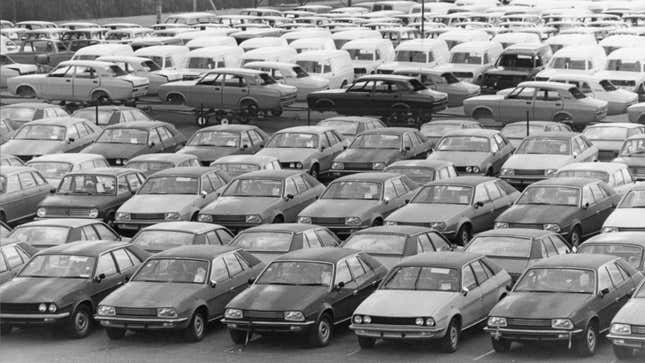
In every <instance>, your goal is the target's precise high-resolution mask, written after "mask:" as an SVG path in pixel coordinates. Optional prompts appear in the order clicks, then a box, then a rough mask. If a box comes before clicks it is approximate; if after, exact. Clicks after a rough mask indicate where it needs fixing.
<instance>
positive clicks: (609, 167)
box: [558, 161, 627, 172]
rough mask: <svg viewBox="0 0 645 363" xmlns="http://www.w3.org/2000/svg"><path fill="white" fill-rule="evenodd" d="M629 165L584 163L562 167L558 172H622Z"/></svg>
mask: <svg viewBox="0 0 645 363" xmlns="http://www.w3.org/2000/svg"><path fill="white" fill-rule="evenodd" d="M626 168H627V165H626V164H623V163H612V162H603V161H595V162H591V161H588V162H583V163H572V164H567V165H565V166H563V167H561V168H560V169H559V170H558V171H563V170H597V171H606V172H613V171H616V170H622V169H626Z"/></svg>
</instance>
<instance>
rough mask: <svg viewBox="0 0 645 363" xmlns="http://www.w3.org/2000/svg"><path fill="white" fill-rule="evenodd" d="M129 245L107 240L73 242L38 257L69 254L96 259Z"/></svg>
mask: <svg viewBox="0 0 645 363" xmlns="http://www.w3.org/2000/svg"><path fill="white" fill-rule="evenodd" d="M128 245H129V243H127V242H118V241H106V240H98V241H77V242H71V243H64V244H61V245H58V246H54V247H49V248H47V249H44V250H42V251H40V252H39V253H38V255H47V254H66V255H67V254H69V255H80V256H91V257H95V256H98V255H100V254H101V253H103V252H105V251H109V250H112V249H114V248H119V247H126V246H128Z"/></svg>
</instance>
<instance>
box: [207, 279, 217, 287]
mask: <svg viewBox="0 0 645 363" xmlns="http://www.w3.org/2000/svg"><path fill="white" fill-rule="evenodd" d="M208 286H210V287H212V288H215V286H217V281H215V280H209V281H208Z"/></svg>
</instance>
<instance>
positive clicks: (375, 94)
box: [307, 74, 448, 124]
mask: <svg viewBox="0 0 645 363" xmlns="http://www.w3.org/2000/svg"><path fill="white" fill-rule="evenodd" d="M307 104H308V106H309V109H310V110H312V111H320V112H325V111H335V112H337V113H339V114H342V115H350V116H364V115H376V116H383V117H387V118H388V122H389V123H391V124H408V123H416V122H417V121H416V120H421V121H422V122H426V121H430V120H431V119H432V113H435V112H439V111H442V110H444V109H445V108H446V107H447V104H448V95H447V94H445V93H442V92H437V91H433V90H430V89H428V88H426V86H424V85H423V84H421V82H419V81H418V80H417V79H416V78H412V77H406V76H396V75H386V74H378V75H369V76H363V77H360V78H358V79H357V80H356V81H355V82H354V83H352V84H351V85H350V86H349V87H347V88H345V89H331V90H326V91H317V92H312V93H310V94H309V95H307Z"/></svg>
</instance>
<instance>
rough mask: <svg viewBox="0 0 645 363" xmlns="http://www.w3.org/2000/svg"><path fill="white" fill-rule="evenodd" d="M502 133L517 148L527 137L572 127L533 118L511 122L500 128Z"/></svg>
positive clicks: (564, 130)
mask: <svg viewBox="0 0 645 363" xmlns="http://www.w3.org/2000/svg"><path fill="white" fill-rule="evenodd" d="M500 132H501V133H502V135H504V136H506V139H508V141H510V142H511V144H513V146H515V147H516V148H517V147H518V146H520V143H522V140H524V138H525V137H527V136H531V135H534V134H543V133H547V132H572V130H571V127H570V126H569V125H567V124H563V123H561V122H553V121H537V120H531V121H530V122H529V123H528V124H527V122H526V121H517V122H511V123H509V124H506V125H504V127H503V128H502V129H501V130H500Z"/></svg>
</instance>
